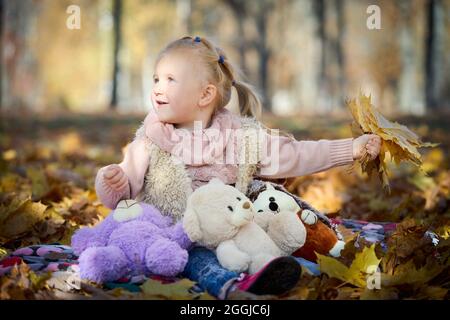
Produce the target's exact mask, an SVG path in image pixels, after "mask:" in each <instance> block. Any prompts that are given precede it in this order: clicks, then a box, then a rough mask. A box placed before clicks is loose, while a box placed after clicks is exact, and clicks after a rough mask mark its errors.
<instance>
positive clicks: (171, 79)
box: [167, 77, 175, 81]
mask: <svg viewBox="0 0 450 320" xmlns="http://www.w3.org/2000/svg"><path fill="white" fill-rule="evenodd" d="M167 79H168V80H169V81H174V80H175V79H174V78H172V77H169V78H167Z"/></svg>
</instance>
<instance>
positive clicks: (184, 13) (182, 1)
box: [176, 0, 192, 35]
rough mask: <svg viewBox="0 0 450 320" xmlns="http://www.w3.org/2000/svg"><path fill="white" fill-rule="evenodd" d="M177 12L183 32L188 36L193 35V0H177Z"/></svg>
mask: <svg viewBox="0 0 450 320" xmlns="http://www.w3.org/2000/svg"><path fill="white" fill-rule="evenodd" d="M176 10H177V16H178V19H179V23H180V24H181V30H182V31H183V32H185V33H186V35H191V34H192V21H191V12H192V0H176Z"/></svg>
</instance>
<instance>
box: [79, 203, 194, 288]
mask: <svg viewBox="0 0 450 320" xmlns="http://www.w3.org/2000/svg"><path fill="white" fill-rule="evenodd" d="M191 245H192V243H191V241H190V240H189V238H188V237H187V235H186V234H185V232H184V230H183V226H182V223H181V222H178V223H176V224H173V223H172V218H170V217H167V216H163V215H161V213H160V212H159V211H158V210H157V209H156V208H155V207H153V206H151V205H148V204H146V203H142V202H139V203H138V202H136V201H134V200H122V201H121V202H119V204H118V205H117V207H116V209H115V210H114V211H112V212H111V213H110V214H109V215H108V217H106V218H105V220H103V221H102V222H100V223H99V224H98V225H96V226H95V227H93V228H81V229H79V230H78V231H77V232H76V233H75V234H74V235H73V236H72V247H73V249H74V252H75V253H76V254H77V255H79V266H80V275H81V278H84V279H88V280H91V281H94V282H97V283H104V282H107V281H114V280H118V279H120V278H121V277H123V276H126V275H130V276H134V275H140V274H145V275H151V274H158V275H162V276H175V275H177V274H179V273H180V272H182V271H183V270H184V267H185V265H186V263H187V260H188V253H187V249H188V248H189V247H190V246H191Z"/></svg>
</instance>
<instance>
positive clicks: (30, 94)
mask: <svg viewBox="0 0 450 320" xmlns="http://www.w3.org/2000/svg"><path fill="white" fill-rule="evenodd" d="M38 6H39V3H35V2H33V1H31V0H22V1H3V15H2V20H3V38H2V48H3V51H2V66H1V69H2V72H3V75H4V77H3V79H2V80H3V83H2V85H3V89H4V90H3V92H2V103H3V106H2V107H3V108H5V107H6V106H7V107H25V108H27V107H31V106H33V104H34V101H35V99H36V94H37V92H36V91H37V88H38V84H37V83H36V82H35V81H37V80H36V78H37V75H36V73H35V72H33V70H34V69H35V68H36V65H35V62H36V61H35V57H34V55H33V53H32V52H31V51H30V50H28V49H27V48H28V46H29V45H30V38H31V37H33V36H34V34H33V32H34V31H35V30H34V29H33V28H32V26H33V21H34V19H36V12H37V7H38Z"/></svg>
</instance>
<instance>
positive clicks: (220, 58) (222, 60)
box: [218, 55, 225, 63]
mask: <svg viewBox="0 0 450 320" xmlns="http://www.w3.org/2000/svg"><path fill="white" fill-rule="evenodd" d="M224 61H225V58H224V57H223V55H220V56H219V60H218V62H219V63H223V62H224Z"/></svg>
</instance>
